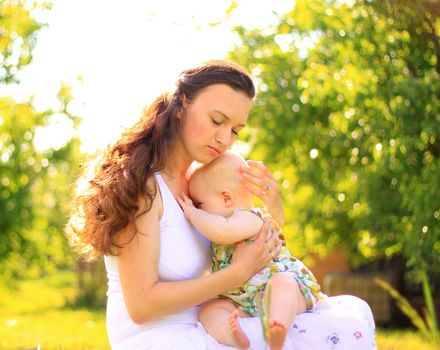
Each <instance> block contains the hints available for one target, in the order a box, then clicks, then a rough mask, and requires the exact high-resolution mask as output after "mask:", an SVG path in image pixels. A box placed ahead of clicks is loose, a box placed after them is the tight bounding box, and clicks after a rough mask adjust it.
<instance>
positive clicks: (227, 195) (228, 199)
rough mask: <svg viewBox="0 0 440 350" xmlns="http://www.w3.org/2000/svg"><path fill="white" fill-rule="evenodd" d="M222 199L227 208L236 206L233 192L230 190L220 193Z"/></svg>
mask: <svg viewBox="0 0 440 350" xmlns="http://www.w3.org/2000/svg"><path fill="white" fill-rule="evenodd" d="M220 197H221V198H222V200H223V203H224V204H225V207H226V208H228V207H230V206H231V205H233V204H234V195H233V194H232V192H231V191H229V190H222V191H220Z"/></svg>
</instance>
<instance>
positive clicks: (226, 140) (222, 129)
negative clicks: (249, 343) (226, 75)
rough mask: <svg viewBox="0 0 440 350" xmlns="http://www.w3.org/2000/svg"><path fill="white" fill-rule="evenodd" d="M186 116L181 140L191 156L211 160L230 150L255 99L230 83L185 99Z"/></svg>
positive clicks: (191, 157)
mask: <svg viewBox="0 0 440 350" xmlns="http://www.w3.org/2000/svg"><path fill="white" fill-rule="evenodd" d="M184 106H185V107H186V119H185V122H184V125H183V128H182V133H181V141H182V144H183V147H184V150H185V152H186V153H187V154H188V156H189V157H190V159H192V160H196V161H198V162H200V163H209V162H210V161H212V160H213V159H214V158H216V157H218V156H219V155H220V154H222V153H224V152H225V151H226V150H227V149H229V148H230V147H231V146H232V144H233V143H234V141H235V139H236V138H237V134H238V132H239V131H240V130H241V129H242V128H244V126H245V124H246V120H247V117H248V115H249V110H250V108H251V99H250V98H249V97H248V96H247V95H246V94H245V93H244V92H241V91H236V90H234V89H232V88H231V87H229V86H228V85H226V84H213V85H209V86H208V87H206V88H205V89H203V90H202V91H201V92H200V93H199V94H198V95H197V96H196V98H195V99H194V100H193V101H190V102H187V103H185V102H184Z"/></svg>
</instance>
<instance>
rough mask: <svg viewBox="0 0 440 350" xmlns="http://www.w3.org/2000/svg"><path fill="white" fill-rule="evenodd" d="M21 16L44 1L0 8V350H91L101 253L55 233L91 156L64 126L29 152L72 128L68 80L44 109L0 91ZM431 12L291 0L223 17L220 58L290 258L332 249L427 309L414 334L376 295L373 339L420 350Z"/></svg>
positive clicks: (429, 270)
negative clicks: (225, 32)
mask: <svg viewBox="0 0 440 350" xmlns="http://www.w3.org/2000/svg"><path fill="white" fill-rule="evenodd" d="M239 3H240V1H231V2H230V6H229V8H228V10H227V11H226V13H225V20H227V19H228V17H229V16H232V15H233V13H234V11H235V9H236V8H237V7H238V6H239ZM37 10H38V11H41V10H43V11H50V6H49V5H47V4H45V3H42V2H34V1H32V2H30V1H18V0H17V1H13V0H5V1H2V2H1V3H0V85H1V87H2V90H1V91H2V94H1V95H0V213H1V214H0V281H1V284H0V349H3V348H4V349H26V348H38V347H41V348H43V349H79V348H84V349H106V348H108V343H107V339H106V334H105V325H104V318H105V314H104V307H105V288H106V285H105V284H106V277H105V274H104V270H103V267H102V262H97V263H94V264H85V263H82V262H80V261H78V260H77V257H76V256H75V255H74V254H73V253H72V252H71V250H70V249H69V247H68V245H67V243H66V239H65V237H64V235H63V226H64V225H65V223H66V220H67V217H68V212H69V203H70V202H71V199H72V192H73V190H74V182H75V179H76V178H77V177H78V176H79V174H80V172H81V165H82V164H83V163H84V162H86V161H88V160H90V159H91V158H93V154H92V155H91V154H86V153H82V152H81V150H80V145H81V140H80V138H79V137H78V136H75V135H77V134H73V135H74V136H73V137H71V138H69V139H68V140H67V141H66V142H65V143H64V145H63V146H61V147H56V148H48V149H46V150H44V151H42V150H40V149H38V147H36V146H35V143H34V141H35V135H36V131H37V130H39V129H41V128H47V127H49V126H50V124H51V123H54V121H56V120H60V119H63V120H64V122H66V123H68V124H69V125H70V126H71V127H72V128H73V129H78V127H79V126H80V123H81V116H80V115H75V114H74V113H72V112H71V108H70V107H69V106H70V105H71V103H72V102H74V100H75V97H74V94H73V93H72V90H71V86H70V85H69V83H61V84H60V86H59V93H58V95H57V99H58V103H57V104H56V106H55V107H53V108H51V109H47V110H44V111H41V110H38V109H37V108H36V107H35V105H34V101H33V99H32V98H30V99H29V100H28V101H24V102H23V101H20V102H18V101H16V100H14V98H13V97H11V94H9V93H8V87H12V86H14V85H17V84H20V83H21V82H20V81H19V80H18V78H17V76H18V73H19V72H20V71H21V70H22V69H23V68H25V67H26V66H27V65H29V64H30V63H31V61H32V51H33V49H34V47H35V45H38V44H37V38H38V34H39V32H40V31H41V29H42V28H43V27H44V26H45V24H44V23H40V22H38V21H37V20H36V19H35V17H33V16H32V13H33V11H37ZM439 13H440V4H439V2H438V1H436V0H417V1H411V0H381V1H375V0H370V1H367V0H364V1H362V0H358V1H355V0H352V1H342V0H341V1H336V0H334V1H331V0H328V1H324V0H297V1H292V6H291V11H288V12H285V13H279V12H274V13H273V17H274V18H275V19H276V20H275V21H272V22H273V23H271V24H270V25H265V26H264V27H261V28H247V27H246V26H244V25H243V26H240V25H234V26H231V30H232V31H233V32H234V33H235V34H236V38H237V41H236V44H235V47H234V49H233V50H231V51H230V52H229V54H228V56H227V57H228V58H229V59H232V60H234V61H236V62H238V63H240V64H242V65H244V66H245V67H247V68H248V69H249V71H250V72H251V73H252V75H253V77H254V78H255V81H256V83H257V86H258V96H257V99H256V101H255V105H254V108H253V110H252V112H251V116H250V118H249V125H248V127H247V128H246V129H245V130H244V131H243V134H242V135H241V137H240V143H241V145H242V146H243V148H242V149H244V150H245V153H246V156H247V157H248V158H251V159H256V160H264V162H265V163H266V164H267V165H268V166H269V167H270V169H271V170H272V171H273V172H274V174H275V176H276V178H277V179H278V180H279V182H280V184H281V188H282V192H283V200H284V205H285V211H286V224H285V227H284V232H285V234H286V237H287V239H288V244H289V246H290V247H291V248H292V250H293V251H294V254H295V255H296V256H298V257H300V258H303V259H304V260H305V261H306V262H307V263H308V264H309V265H310V266H311V267H312V270H313V269H315V268H316V269H317V268H319V264H320V262H321V263H323V262H324V261H326V260H325V259H326V257H328V256H331V255H332V254H335V252H336V253H338V254H340V256H342V257H343V260H344V268H343V270H344V272H345V273H348V275H347V276H367V277H368V276H370V277H371V276H374V275H375V274H378V275H381V274H384V273H386V274H388V275H389V276H391V278H390V279H389V281H390V283H391V284H392V285H393V286H394V287H395V288H396V289H397V290H398V291H399V292H400V294H402V295H403V296H404V297H406V298H407V299H408V300H409V301H410V303H411V304H412V305H414V307H415V309H416V310H417V312H420V314H421V315H423V312H424V311H423V310H424V309H425V308H426V310H428V316H427V318H426V320H427V321H425V322H426V324H427V325H428V326H427V327H428V333H424V332H423V330H422V329H421V328H420V327H417V329H418V330H416V328H414V327H413V328H407V327H411V322H410V321H409V320H408V318H405V316H403V314H402V312H401V311H400V309H401V308H399V307H396V305H395V304H394V303H393V302H391V301H389V302H390V303H391V306H390V307H391V311H390V312H389V314H390V315H389V317H388V318H387V319H386V322H383V324H381V323H380V322H379V326H381V327H382V328H381V329H380V330H379V334H378V345H379V349H414V348H417V349H433V348H435V345H434V340H432V339H434V338H435V336H434V337H433V338H432V339H431V340H430V338H429V337H430V335H432V334H435V333H436V332H437V336H438V326H437V324H436V322H435V320H436V317H435V314H436V312H437V313H438V309H439V304H440V302H439V296H440V294H439V284H440V225H439V224H440V200H439V198H440V113H439V106H440V103H439V98H440V84H439V74H440V41H439V37H440V35H439V34H440V20H439ZM217 25H219V24H218V23H210V24H209V26H211V27H215V26H217ZM327 272H338V269H337V268H335V270H334V271H331V270H329V271H327ZM425 276H426V277H427V280H428V281H429V286H430V294H431V295H432V296H433V298H432V300H431V301H430V298H429V297H427V293H426V290H425V293H424V291H423V288H422V280H423V278H425ZM319 277H320V279H321V281H322V280H323V279H324V278H325V275H324V274H323V275H322V276H319ZM376 287H377V288H380V287H378V286H376ZM348 292H352V293H354V292H355V291H354V292H353V291H350V290H348ZM422 317H423V316H422ZM429 320H430V321H429ZM413 321H414V320H413ZM413 323H414V322H413ZM430 324H431V326H430ZM437 339H438V338H437Z"/></svg>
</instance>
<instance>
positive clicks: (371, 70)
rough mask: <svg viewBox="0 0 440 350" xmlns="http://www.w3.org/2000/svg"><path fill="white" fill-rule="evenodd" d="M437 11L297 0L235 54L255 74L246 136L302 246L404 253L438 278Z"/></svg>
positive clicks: (370, 255) (360, 257) (404, 0)
mask: <svg viewBox="0 0 440 350" xmlns="http://www.w3.org/2000/svg"><path fill="white" fill-rule="evenodd" d="M439 11H440V7H439V6H436V5H435V2H434V1H431V0H423V1H417V2H414V1H410V0H395V1H390V0H381V1H361V0H359V1H347V2H345V1H324V0H297V1H295V6H294V8H293V9H292V11H290V12H289V13H286V14H279V21H278V23H277V24H276V25H273V26H271V27H269V28H259V29H252V30H249V29H246V28H244V27H237V28H236V32H237V34H238V36H239V38H240V43H239V44H238V45H237V46H236V47H235V49H234V50H233V51H232V52H231V53H230V58H231V59H233V60H236V61H238V62H239V63H241V64H243V65H244V66H246V67H248V68H249V70H250V71H251V72H252V73H253V75H254V76H256V78H257V83H258V86H259V93H258V96H257V100H256V105H255V107H254V110H253V112H252V115H251V117H250V118H249V125H250V128H249V129H248V130H247V132H246V131H245V137H244V139H245V140H246V141H248V142H250V143H251V145H252V150H251V153H250V154H249V157H250V158H254V159H263V160H264V161H265V162H266V163H267V164H268V165H269V166H270V167H271V168H272V169H274V170H275V175H276V177H277V178H278V179H279V180H280V182H281V184H282V188H283V191H284V203H285V208H286V225H285V232H286V234H287V238H288V240H289V244H290V245H291V246H292V247H294V248H295V252H296V254H299V255H301V254H304V253H305V252H306V251H308V252H313V251H314V252H318V253H321V254H325V253H326V252H327V251H329V250H331V249H333V248H334V247H335V246H336V245H337V246H340V247H343V249H344V250H345V251H346V252H347V253H349V256H350V258H351V260H352V262H353V263H355V264H360V263H365V262H366V261H369V260H373V259H376V258H379V257H391V256H393V255H396V254H403V255H404V256H405V258H406V259H407V261H408V262H409V264H410V266H411V267H412V268H413V269H414V270H416V271H422V270H425V269H429V270H430V271H434V272H435V273H437V274H440V225H439V221H440V207H439V201H438V198H440V182H439V181H438V174H439V173H440V113H439V106H440V103H439V97H440V83H439V74H440V63H439V62H440V45H439V32H440V20H439V16H438V15H439Z"/></svg>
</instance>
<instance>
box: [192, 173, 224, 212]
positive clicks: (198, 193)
mask: <svg viewBox="0 0 440 350" xmlns="http://www.w3.org/2000/svg"><path fill="white" fill-rule="evenodd" d="M216 187H217V186H215V184H210V183H209V181H207V180H206V179H204V178H203V176H200V175H197V174H196V175H193V176H192V177H191V179H190V181H189V188H188V191H189V196H190V197H191V199H192V201H193V203H194V205H195V206H196V207H197V208H200V209H202V210H204V211H206V212H208V213H211V214H217V215H222V216H227V215H229V214H230V213H229V211H230V209H228V208H226V206H225V202H224V201H223V199H222V197H221V195H220V193H219V192H218V191H217V190H216V189H215V188H216Z"/></svg>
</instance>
